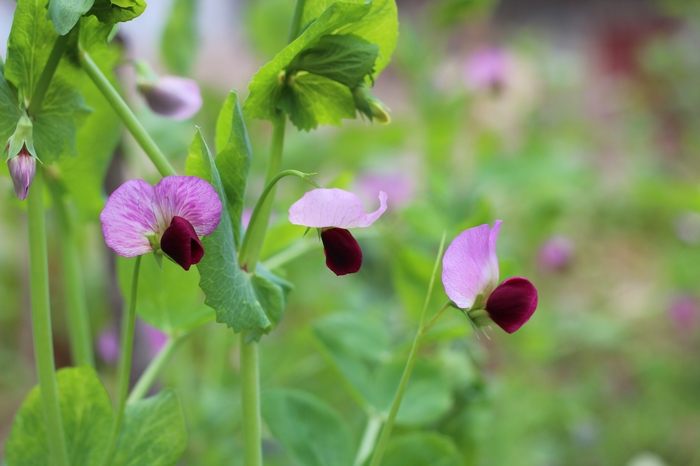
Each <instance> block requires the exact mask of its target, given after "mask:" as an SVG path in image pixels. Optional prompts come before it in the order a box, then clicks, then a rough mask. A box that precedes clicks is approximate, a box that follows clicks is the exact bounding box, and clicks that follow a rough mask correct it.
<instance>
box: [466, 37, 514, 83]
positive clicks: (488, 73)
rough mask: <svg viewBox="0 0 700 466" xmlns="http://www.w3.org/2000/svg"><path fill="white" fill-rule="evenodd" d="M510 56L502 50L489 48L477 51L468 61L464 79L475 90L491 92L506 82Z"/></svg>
mask: <svg viewBox="0 0 700 466" xmlns="http://www.w3.org/2000/svg"><path fill="white" fill-rule="evenodd" d="M507 68H508V56H507V54H506V53H505V51H503V50H502V49H499V48H496V47H487V48H482V49H479V50H476V51H475V52H474V53H472V54H471V55H470V56H469V58H468V59H467V62H466V65H465V69H464V72H465V73H464V78H465V80H466V81H467V85H468V86H469V87H470V88H472V89H474V90H489V89H494V88H498V87H499V86H502V85H503V83H504V82H505V81H506V76H507Z"/></svg>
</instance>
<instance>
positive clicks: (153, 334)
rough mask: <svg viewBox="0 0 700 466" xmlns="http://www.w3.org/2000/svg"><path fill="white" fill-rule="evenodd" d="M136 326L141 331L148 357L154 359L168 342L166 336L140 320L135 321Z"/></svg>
mask: <svg viewBox="0 0 700 466" xmlns="http://www.w3.org/2000/svg"><path fill="white" fill-rule="evenodd" d="M137 325H138V326H139V327H140V328H141V330H142V333H143V336H144V339H145V340H146V344H147V345H148V350H149V353H150V356H151V357H152V358H154V357H156V355H158V353H160V350H162V349H163V347H164V346H165V344H166V343H167V342H168V335H167V334H165V333H163V332H161V331H160V330H158V329H157V328H155V327H153V326H151V325H149V324H147V323H146V322H144V321H142V320H137Z"/></svg>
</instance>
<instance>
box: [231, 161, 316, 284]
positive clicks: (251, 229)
mask: <svg viewBox="0 0 700 466" xmlns="http://www.w3.org/2000/svg"><path fill="white" fill-rule="evenodd" d="M312 175H315V173H303V172H300V171H298V170H285V171H283V172H280V173H278V174H277V175H276V176H274V177H273V178H272V179H271V180H270V181H269V182H268V183H267V185H266V186H265V189H263V192H262V194H260V198H259V199H258V202H256V203H255V207H254V208H253V213H252V214H251V215H250V222H249V223H248V230H247V231H246V234H245V236H244V237H243V244H242V245H241V252H240V256H239V258H238V265H239V266H241V267H242V268H245V269H246V270H248V271H249V272H253V271H255V267H254V266H253V267H251V266H250V264H252V261H253V259H255V264H256V265H257V262H258V261H257V256H255V254H256V252H257V255H259V254H260V249H257V251H256V248H258V247H260V248H261V247H262V241H256V239H259V237H260V236H263V237H264V230H266V229H267V224H268V220H262V224H261V220H260V218H265V217H261V211H264V210H265V208H266V206H267V217H268V218H269V217H270V209H269V205H270V202H267V197H268V195H269V194H270V192H272V191H274V189H275V186H277V182H278V181H279V180H281V179H282V178H284V177H286V176H297V177H299V178H301V179H302V180H305V181H309V177H310V176H312ZM309 182H310V181H309ZM260 230H262V231H263V234H262V235H259V233H258V232H259V231H260ZM251 238H253V239H252V240H251ZM251 244H252V246H251Z"/></svg>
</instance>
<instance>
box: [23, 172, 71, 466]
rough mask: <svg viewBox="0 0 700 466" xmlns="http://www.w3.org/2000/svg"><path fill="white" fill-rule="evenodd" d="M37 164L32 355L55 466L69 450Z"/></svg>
mask: <svg viewBox="0 0 700 466" xmlns="http://www.w3.org/2000/svg"><path fill="white" fill-rule="evenodd" d="M43 171H44V170H43V169H42V168H41V167H37V170H36V175H35V176H34V181H33V183H32V187H31V189H30V191H29V200H28V204H29V205H28V212H27V214H28V218H29V274H30V285H31V297H32V330H33V337H34V357H35V359H36V370H37V376H38V378H39V391H40V394H41V405H42V409H43V411H44V422H46V435H47V437H48V443H49V453H50V454H51V458H53V461H54V462H53V464H54V465H56V466H68V465H69V464H70V462H69V461H68V450H67V449H66V438H65V434H64V430H63V421H62V420H61V408H60V405H59V402H58V384H57V383H56V372H55V366H54V358H53V338H52V334H51V308H50V305H49V271H48V259H47V250H46V225H45V219H44V173H43Z"/></svg>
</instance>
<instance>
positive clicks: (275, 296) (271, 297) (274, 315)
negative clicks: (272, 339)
mask: <svg viewBox="0 0 700 466" xmlns="http://www.w3.org/2000/svg"><path fill="white" fill-rule="evenodd" d="M250 281H251V284H252V285H253V289H254V290H255V296H257V298H258V301H259V302H260V305H261V306H262V307H263V309H264V310H265V314H266V315H267V318H268V319H270V322H271V323H272V328H271V329H274V328H275V327H277V324H279V322H280V321H281V320H282V314H284V308H285V307H286V306H287V296H288V295H289V292H290V291H291V290H292V288H293V287H294V286H293V285H292V284H291V283H290V282H288V281H287V280H284V279H282V278H280V277H278V276H277V275H275V274H274V273H272V272H270V271H269V270H267V269H266V268H265V266H263V265H262V264H261V263H258V266H257V267H256V268H255V273H254V274H252V275H251V276H250ZM271 329H269V330H271ZM269 330H267V329H266V330H265V331H263V330H261V329H256V330H255V331H254V332H253V333H252V334H251V335H250V336H249V339H254V340H259V339H260V337H261V336H262V334H263V333H269Z"/></svg>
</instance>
